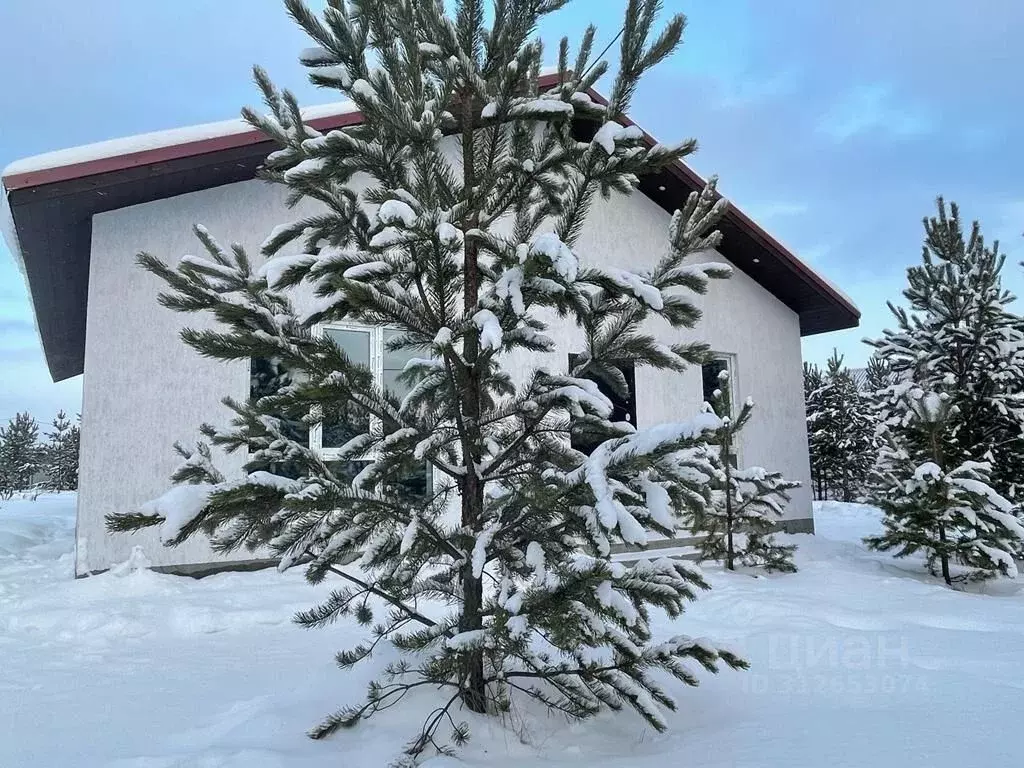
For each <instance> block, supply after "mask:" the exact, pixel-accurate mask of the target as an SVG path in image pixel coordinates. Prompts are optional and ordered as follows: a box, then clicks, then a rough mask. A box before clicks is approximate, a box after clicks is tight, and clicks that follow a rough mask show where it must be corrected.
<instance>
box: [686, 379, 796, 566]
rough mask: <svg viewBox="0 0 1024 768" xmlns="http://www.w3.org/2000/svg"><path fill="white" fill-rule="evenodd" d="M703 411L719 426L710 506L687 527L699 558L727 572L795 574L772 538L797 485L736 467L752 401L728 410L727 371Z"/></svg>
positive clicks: (785, 548)
mask: <svg viewBox="0 0 1024 768" xmlns="http://www.w3.org/2000/svg"><path fill="white" fill-rule="evenodd" d="M705 407H706V408H707V409H708V411H709V412H712V413H714V414H715V415H716V416H717V417H718V418H719V420H720V425H719V426H718V428H717V429H716V430H715V435H714V438H713V440H712V443H713V450H715V452H716V458H717V459H718V466H717V467H716V472H715V475H714V477H713V479H712V483H713V485H714V486H715V492H714V494H713V502H712V503H711V504H710V505H707V506H705V507H703V508H702V509H700V510H698V511H697V512H696V513H695V514H694V516H693V522H692V530H693V533H695V534H697V535H698V536H699V537H700V539H699V541H700V544H699V545H698V549H699V558H700V559H701V560H720V561H722V562H723V563H724V564H725V567H726V568H728V569H729V570H735V569H736V566H737V565H741V566H747V567H762V568H764V569H765V570H767V571H784V572H792V571H795V570H796V567H795V566H794V565H793V552H794V551H795V549H796V547H794V546H793V545H787V544H779V543H778V542H776V540H775V537H774V535H773V533H774V531H775V528H776V526H777V524H778V522H779V520H781V519H782V515H783V513H784V511H785V506H786V503H787V502H788V501H789V495H788V491H790V490H791V489H793V488H796V487H798V486H799V485H800V484H799V483H797V482H794V481H792V480H786V479H785V478H784V477H783V476H782V475H781V473H779V472H771V471H769V470H766V469H764V468H763V467H740V466H738V461H737V459H738V455H737V454H738V450H739V434H740V432H741V431H742V430H743V427H744V426H745V425H746V424H747V422H749V421H750V418H751V416H753V413H754V402H753V400H751V399H749V398H748V399H747V400H746V401H745V402H744V403H743V405H742V406H741V407H740V408H739V409H736V408H735V407H734V406H733V402H732V397H731V395H730V386H729V372H728V371H722V372H720V373H719V374H718V388H717V389H716V390H715V391H714V401H713V402H711V403H705Z"/></svg>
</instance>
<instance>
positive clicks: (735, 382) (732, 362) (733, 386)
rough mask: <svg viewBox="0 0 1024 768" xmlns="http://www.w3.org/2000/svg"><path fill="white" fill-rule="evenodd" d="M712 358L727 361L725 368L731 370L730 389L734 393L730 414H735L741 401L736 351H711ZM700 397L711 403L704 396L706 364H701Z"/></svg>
mask: <svg viewBox="0 0 1024 768" xmlns="http://www.w3.org/2000/svg"><path fill="white" fill-rule="evenodd" d="M709 355H710V357H711V360H713V361H722V362H724V363H725V370H726V371H728V372H729V390H730V393H731V395H732V402H731V403H730V406H731V407H730V409H729V415H730V416H735V415H736V414H737V413H739V409H738V408H737V403H738V402H739V394H738V393H739V388H740V386H739V375H738V374H737V366H736V353H735V352H714V351H712V352H710V353H709ZM700 398H701V402H702V403H709V404H710V401H709V400H708V399H707V398H706V397H704V365H703V364H702V365H701V378H700Z"/></svg>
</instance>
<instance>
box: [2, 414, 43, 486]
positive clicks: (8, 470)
mask: <svg viewBox="0 0 1024 768" xmlns="http://www.w3.org/2000/svg"><path fill="white" fill-rule="evenodd" d="M42 460H43V452H42V448H41V446H40V445H39V425H38V424H37V423H36V420H35V419H33V418H32V416H31V415H30V414H29V413H28V412H25V413H18V414H15V416H14V418H13V419H11V420H10V421H9V422H8V424H7V426H6V427H0V488H2V489H3V492H4V495H5V496H8V497H10V495H11V494H12V493H13V492H15V491H24V490H26V489H27V488H28V487H29V486H30V485H31V484H32V479H33V478H34V477H35V476H36V475H37V474H38V473H39V472H40V470H41V469H42Z"/></svg>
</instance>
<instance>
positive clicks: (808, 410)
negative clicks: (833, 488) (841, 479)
mask: <svg viewBox="0 0 1024 768" xmlns="http://www.w3.org/2000/svg"><path fill="white" fill-rule="evenodd" d="M824 383H825V377H824V374H822V372H821V368H819V367H818V366H817V365H815V364H814V363H804V413H805V414H806V419H807V453H808V458H809V459H810V463H811V486H812V491H813V493H814V498H816V499H824V498H827V488H828V481H827V478H826V477H825V469H824V464H825V462H826V460H827V459H826V455H825V454H826V453H827V450H826V449H827V446H826V445H825V444H824V441H823V440H822V439H821V437H820V436H819V435H818V434H817V433H816V432H815V429H814V425H815V423H816V422H817V421H818V420H819V419H820V418H821V417H820V415H819V414H820V413H821V396H820V391H821V387H822V385H823V384H824Z"/></svg>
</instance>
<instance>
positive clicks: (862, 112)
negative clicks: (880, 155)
mask: <svg viewBox="0 0 1024 768" xmlns="http://www.w3.org/2000/svg"><path fill="white" fill-rule="evenodd" d="M936 127H937V126H936V119H935V117H934V115H932V114H931V113H929V112H928V111H927V110H926V109H924V108H923V107H921V106H918V105H914V104H911V103H909V102H907V101H906V100H905V98H904V97H901V96H900V95H899V94H897V93H896V92H895V90H894V89H893V87H892V86H891V85H886V84H882V83H875V84H870V85H858V86H855V87H853V88H851V89H850V90H849V91H848V92H847V93H846V94H845V95H844V96H842V97H841V98H840V99H839V101H837V102H836V103H835V104H833V106H832V108H831V109H829V110H828V112H826V113H825V114H824V115H823V116H822V118H821V119H820V120H819V121H818V132H819V133H823V134H825V135H826V136H828V137H829V138H831V139H832V140H833V141H835V142H838V143H841V142H844V141H847V140H848V139H851V138H853V137H855V136H860V135H864V134H876V135H881V136H884V137H885V138H888V139H896V140H905V139H912V138H916V137H918V136H923V135H925V134H928V133H931V132H932V131H934V130H935V128H936Z"/></svg>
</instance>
